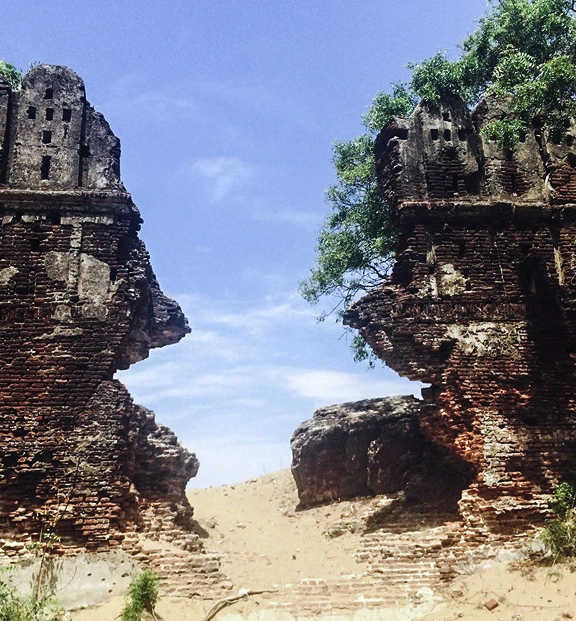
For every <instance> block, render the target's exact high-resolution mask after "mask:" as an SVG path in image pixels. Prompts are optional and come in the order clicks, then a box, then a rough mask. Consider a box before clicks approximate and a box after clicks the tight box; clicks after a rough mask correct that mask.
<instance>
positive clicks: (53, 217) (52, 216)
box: [48, 211, 61, 224]
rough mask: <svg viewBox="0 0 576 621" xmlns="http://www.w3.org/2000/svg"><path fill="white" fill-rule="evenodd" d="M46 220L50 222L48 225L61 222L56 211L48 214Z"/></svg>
mask: <svg viewBox="0 0 576 621" xmlns="http://www.w3.org/2000/svg"><path fill="white" fill-rule="evenodd" d="M48 220H49V221H50V224H60V222H61V217H60V214H59V213H58V212H57V211H51V212H50V213H49V214H48Z"/></svg>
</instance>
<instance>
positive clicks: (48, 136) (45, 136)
mask: <svg viewBox="0 0 576 621" xmlns="http://www.w3.org/2000/svg"><path fill="white" fill-rule="evenodd" d="M42 142H43V143H44V144H50V143H51V142H52V132H48V131H43V132H42Z"/></svg>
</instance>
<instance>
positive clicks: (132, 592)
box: [121, 571, 158, 621]
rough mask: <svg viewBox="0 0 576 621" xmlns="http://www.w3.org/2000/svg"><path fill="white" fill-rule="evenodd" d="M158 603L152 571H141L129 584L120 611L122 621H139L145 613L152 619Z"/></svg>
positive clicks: (154, 575) (156, 586)
mask: <svg viewBox="0 0 576 621" xmlns="http://www.w3.org/2000/svg"><path fill="white" fill-rule="evenodd" d="M157 602H158V578H157V576H156V574H155V573H154V572H153V571H143V572H142V573H140V574H138V575H137V576H136V577H135V578H134V579H133V580H132V582H131V583H130V587H129V588H128V597H127V599H126V602H125V604H124V608H123V610H122V615H121V619H122V621H139V619H140V618H141V617H142V614H143V613H144V612H145V611H146V612H149V613H150V614H151V615H152V616H153V617H155V615H154V608H155V606H156V603H157Z"/></svg>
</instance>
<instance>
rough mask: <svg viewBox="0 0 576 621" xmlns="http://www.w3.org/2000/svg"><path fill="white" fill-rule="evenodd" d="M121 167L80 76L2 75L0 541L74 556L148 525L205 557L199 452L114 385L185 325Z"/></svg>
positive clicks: (45, 69)
mask: <svg viewBox="0 0 576 621" xmlns="http://www.w3.org/2000/svg"><path fill="white" fill-rule="evenodd" d="M119 162H120V143H119V140H118V139H117V138H116V137H115V136H114V134H113V133H112V132H111V130H110V128H109V126H108V124H107V122H106V121H105V119H104V117H103V116H102V115H101V114H100V113H98V112H96V111H95V110H94V109H93V108H92V107H91V106H90V104H89V103H88V101H87V100H86V96H85V90H84V84H83V82H82V80H81V79H80V78H79V77H78V76H77V75H76V74H75V73H74V72H73V71H71V70H70V69H68V68H66V67H58V66H52V65H39V66H37V67H34V68H33V69H31V70H30V71H29V72H28V74H27V75H26V76H25V77H24V80H23V82H22V88H21V90H20V91H18V92H12V91H11V89H10V87H9V85H8V84H7V83H6V82H5V81H4V80H3V79H2V77H1V75H0V217H1V230H0V325H1V330H2V350H1V351H0V404H1V405H0V537H1V538H4V539H6V540H20V541H37V540H38V538H39V537H40V533H41V532H42V531H43V530H44V531H45V530H46V529H47V528H49V529H51V530H52V529H53V530H54V532H55V533H56V534H58V535H59V536H60V537H61V544H60V546H61V548H62V550H63V551H66V550H71V551H74V550H79V549H85V550H105V549H110V548H120V547H124V548H126V549H130V548H131V547H132V548H133V547H134V545H135V544H134V542H135V541H136V540H137V535H138V534H139V533H144V534H147V535H151V536H153V537H154V538H156V539H166V540H168V541H173V542H174V543H176V544H178V543H179V542H180V543H182V545H183V547H186V548H187V549H189V550H196V551H198V550H200V549H201V547H202V546H201V544H200V542H199V539H198V536H197V535H196V534H195V533H194V532H193V523H192V508H191V507H190V505H189V503H188V501H187V499H186V496H185V486H186V483H187V481H188V479H189V478H190V477H192V476H194V475H195V474H196V471H197V468H198V462H197V460H196V457H195V456H194V455H192V454H190V453H189V452H188V451H187V450H186V449H185V448H183V447H182V446H181V445H180V444H179V443H178V441H177V439H176V437H175V436H174V434H172V432H170V431H169V430H168V429H166V428H165V427H163V426H161V425H158V424H156V423H155V421H154V417H153V414H152V413H151V412H150V411H148V410H145V409H144V408H141V407H140V406H136V405H134V404H133V403H132V400H131V398H130V395H129V394H128V392H127V391H126V389H125V388H124V387H123V386H122V384H120V383H119V382H117V381H116V380H114V379H113V376H114V373H115V372H116V371H117V370H118V369H125V368H127V367H128V366H129V365H131V364H133V363H134V362H137V361H139V360H142V359H144V358H146V357H147V356H148V353H149V351H150V349H151V348H153V347H162V346H163V345H167V344H171V343H175V342H177V341H179V340H180V339H181V338H182V337H183V336H184V335H185V334H186V333H188V332H189V331H190V329H189V327H188V323H187V321H186V318H185V317H184V315H183V313H182V311H181V309H180V307H179V306H178V304H177V303H176V302H174V301H173V300H170V299H169V298H167V297H166V296H164V294H163V293H162V291H161V290H160V287H159V285H158V283H157V281H156V278H155V276H154V273H153V271H152V268H151V266H150V261H149V256H148V253H147V252H146V249H145V247H144V244H143V243H142V241H141V240H140V239H139V237H138V231H139V228H140V223H141V218H140V214H139V212H138V210H137V209H136V207H135V206H134V204H133V202H132V199H131V197H130V195H129V194H128V193H127V192H126V191H125V189H124V186H123V184H122V182H121V180H120V166H119ZM135 537H136V538H135ZM0 548H1V546H0ZM0 552H1V549H0Z"/></svg>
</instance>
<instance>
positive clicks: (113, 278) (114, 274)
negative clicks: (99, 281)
mask: <svg viewBox="0 0 576 621" xmlns="http://www.w3.org/2000/svg"><path fill="white" fill-rule="evenodd" d="M117 278H118V268H117V267H111V268H110V282H116V279H117Z"/></svg>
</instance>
